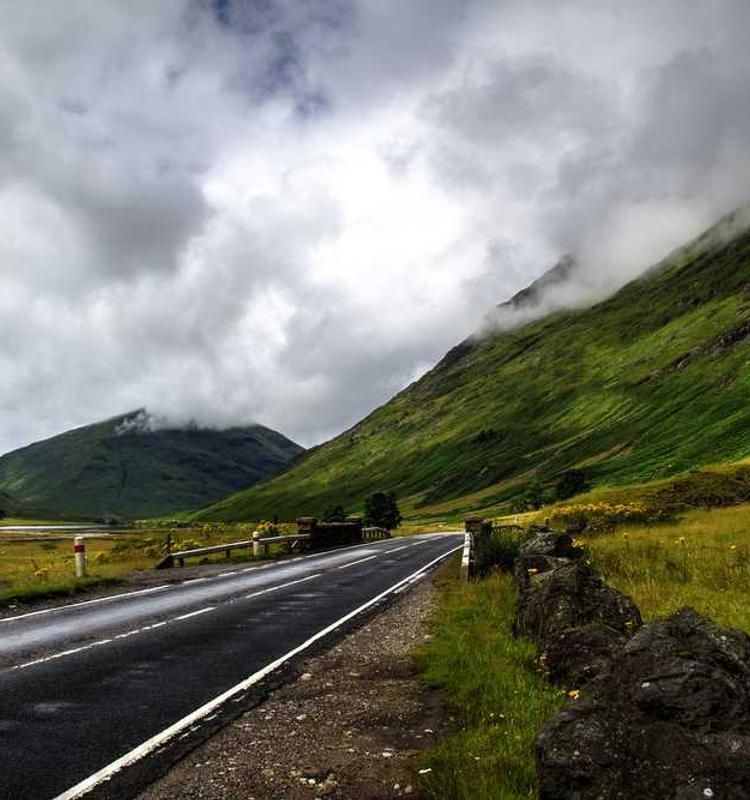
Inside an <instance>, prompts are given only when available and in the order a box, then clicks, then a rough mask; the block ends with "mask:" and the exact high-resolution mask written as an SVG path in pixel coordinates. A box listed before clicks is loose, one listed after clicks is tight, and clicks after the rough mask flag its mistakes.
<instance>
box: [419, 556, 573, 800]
mask: <svg viewBox="0 0 750 800" xmlns="http://www.w3.org/2000/svg"><path fill="white" fill-rule="evenodd" d="M457 563H458V562H457V561H456V562H455V563H454V566H453V570H454V571H453V572H452V573H447V574H445V577H444V578H443V579H442V581H441V583H440V592H439V597H440V599H439V603H438V608H437V611H436V614H435V622H434V629H433V633H432V637H431V639H430V640H429V642H428V644H427V645H426V646H425V647H423V648H422V649H421V651H420V652H419V653H418V655H417V658H418V660H419V663H420V665H421V668H422V670H423V676H424V680H425V681H426V682H427V683H428V684H429V685H431V686H433V687H437V688H440V689H441V690H442V691H443V692H444V694H445V696H446V697H447V699H448V700H449V702H450V703H451V704H452V706H453V708H454V709H455V713H456V714H457V717H458V721H459V724H460V730H459V731H458V732H457V733H455V734H454V735H452V736H450V737H449V738H447V739H445V740H444V741H442V742H441V743H440V744H439V745H437V747H435V748H434V749H432V750H430V751H429V752H428V753H427V754H426V755H425V756H424V763H423V764H422V766H423V768H425V769H429V770H431V771H430V772H429V773H426V774H424V775H423V776H422V778H423V785H424V788H425V790H426V792H427V794H428V795H429V796H431V797H435V798H441V800H448V799H450V800H483V799H484V798H493V800H515V799H516V798H532V797H535V796H536V771H535V765H534V758H533V743H534V740H535V738H536V735H537V732H538V729H539V727H540V726H541V725H542V723H543V722H544V721H545V720H546V719H548V718H549V717H550V716H551V715H552V714H553V713H554V712H555V711H556V710H557V709H558V708H559V707H560V706H561V705H562V704H563V703H564V702H565V696H564V694H563V693H562V692H561V691H560V690H559V689H553V688H552V687H550V686H549V685H547V684H546V682H545V681H544V679H543V678H542V676H541V675H539V674H537V673H536V672H535V671H534V667H533V658H534V653H535V647H534V645H533V644H532V643H531V642H528V641H526V640H523V639H513V638H512V636H511V635H510V625H511V621H512V618H513V611H514V604H515V592H514V589H513V586H512V583H511V579H510V577H509V576H507V575H504V574H494V575H492V576H491V577H489V578H487V579H485V580H482V581H479V582H477V583H461V582H459V581H458V580H457Z"/></svg>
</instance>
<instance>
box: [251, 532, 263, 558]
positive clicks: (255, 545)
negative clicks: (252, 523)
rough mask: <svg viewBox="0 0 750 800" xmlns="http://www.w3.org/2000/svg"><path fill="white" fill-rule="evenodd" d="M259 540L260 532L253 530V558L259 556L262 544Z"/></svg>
mask: <svg viewBox="0 0 750 800" xmlns="http://www.w3.org/2000/svg"><path fill="white" fill-rule="evenodd" d="M259 540H260V534H259V533H258V531H253V556H254V557H255V558H259V557H260V553H261V547H262V546H263V545H261V543H260V541H259Z"/></svg>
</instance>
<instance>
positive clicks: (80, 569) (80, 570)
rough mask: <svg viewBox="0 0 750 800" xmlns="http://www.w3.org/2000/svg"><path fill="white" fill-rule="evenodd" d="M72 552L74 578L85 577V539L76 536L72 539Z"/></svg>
mask: <svg viewBox="0 0 750 800" xmlns="http://www.w3.org/2000/svg"><path fill="white" fill-rule="evenodd" d="M73 552H74V553H75V559H76V578H85V577H86V540H85V539H84V538H83V536H76V538H75V539H74V540H73Z"/></svg>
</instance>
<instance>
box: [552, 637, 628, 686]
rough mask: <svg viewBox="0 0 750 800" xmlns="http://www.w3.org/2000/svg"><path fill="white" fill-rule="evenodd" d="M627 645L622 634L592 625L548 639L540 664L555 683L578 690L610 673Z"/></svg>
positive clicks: (626, 639) (626, 638)
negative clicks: (608, 667)
mask: <svg viewBox="0 0 750 800" xmlns="http://www.w3.org/2000/svg"><path fill="white" fill-rule="evenodd" d="M627 641H628V637H627V636H626V635H625V634H624V633H622V631H617V630H615V629H614V628H610V626H609V625H605V624H604V623H603V622H592V623H590V624H588V625H583V626H582V627H580V628H568V629H567V630H564V631H561V632H560V633H553V634H551V635H550V636H548V637H547V638H546V639H545V641H544V644H543V646H542V649H541V651H540V654H539V657H538V659H537V660H538V663H539V665H540V666H541V667H542V668H543V669H544V671H545V672H546V673H547V677H548V678H549V680H550V682H551V683H556V684H559V685H561V686H565V687H566V688H568V689H578V688H580V687H581V686H583V684H584V683H586V682H587V681H590V680H591V679H592V678H595V677H596V676H597V675H598V674H599V673H600V672H602V671H603V670H604V669H606V667H607V666H608V664H609V662H610V661H611V660H612V658H613V656H614V655H615V653H617V652H618V651H619V650H621V649H622V647H623V646H624V645H625V644H626V642H627Z"/></svg>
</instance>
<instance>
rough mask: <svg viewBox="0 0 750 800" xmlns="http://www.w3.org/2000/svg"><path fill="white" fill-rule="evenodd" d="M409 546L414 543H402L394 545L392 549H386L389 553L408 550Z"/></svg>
mask: <svg viewBox="0 0 750 800" xmlns="http://www.w3.org/2000/svg"><path fill="white" fill-rule="evenodd" d="M410 547H414V545H413V544H404V545H402V546H401V547H396V548H394V549H393V550H389V551H388V555H391V553H400V552H401V551H402V550H408V549H409V548H410Z"/></svg>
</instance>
